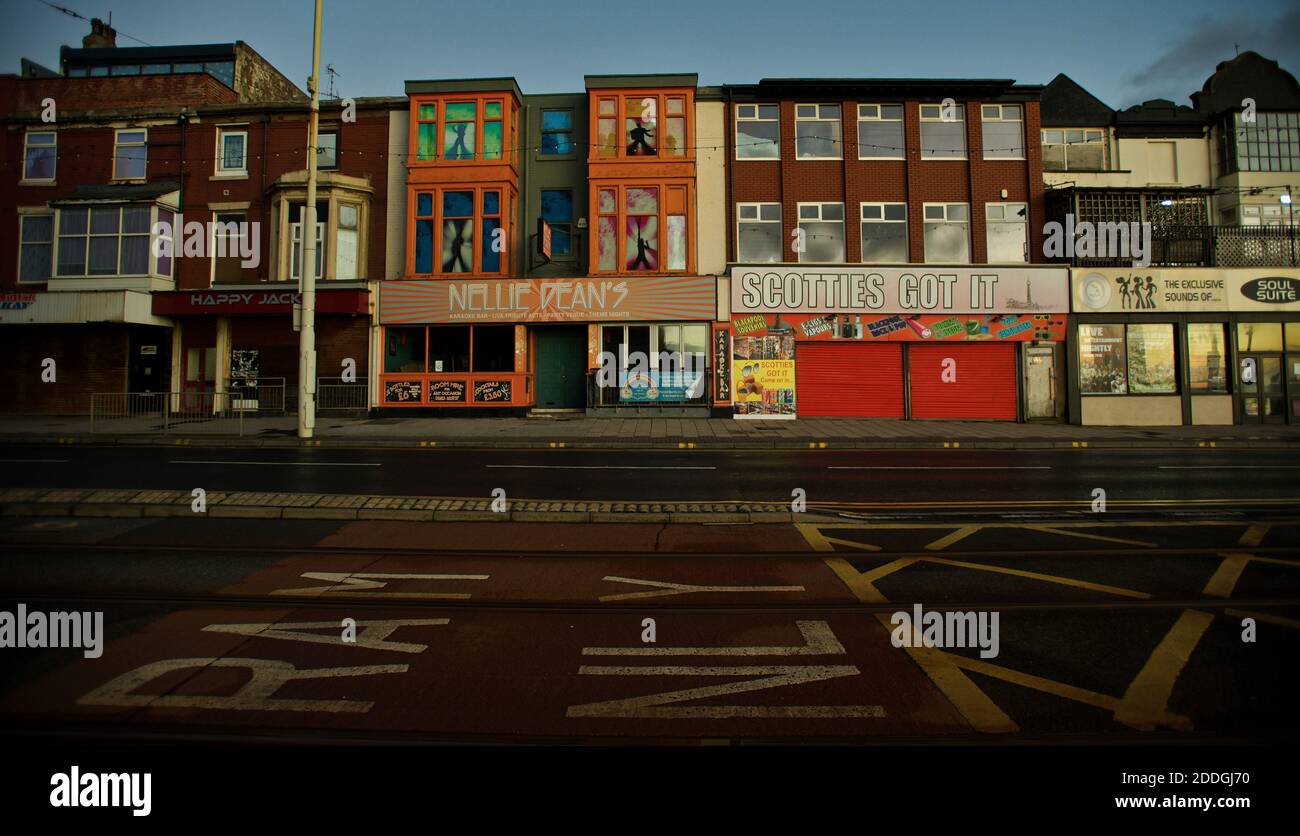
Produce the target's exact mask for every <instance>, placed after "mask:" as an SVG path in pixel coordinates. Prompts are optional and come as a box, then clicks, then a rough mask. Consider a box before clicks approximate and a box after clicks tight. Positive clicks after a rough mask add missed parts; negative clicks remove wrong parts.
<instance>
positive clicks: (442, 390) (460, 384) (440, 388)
mask: <svg viewBox="0 0 1300 836" xmlns="http://www.w3.org/2000/svg"><path fill="white" fill-rule="evenodd" d="M429 402H430V403H464V402H465V381H463V380H431V381H429Z"/></svg>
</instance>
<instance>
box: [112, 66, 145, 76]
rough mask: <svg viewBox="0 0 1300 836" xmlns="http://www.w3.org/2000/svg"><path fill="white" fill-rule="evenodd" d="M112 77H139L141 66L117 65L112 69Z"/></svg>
mask: <svg viewBox="0 0 1300 836" xmlns="http://www.w3.org/2000/svg"><path fill="white" fill-rule="evenodd" d="M110 72H111V74H112V75H139V74H140V65H139V64H115V65H114V66H113V67H111V68H110Z"/></svg>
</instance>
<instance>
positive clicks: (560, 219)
mask: <svg viewBox="0 0 1300 836" xmlns="http://www.w3.org/2000/svg"><path fill="white" fill-rule="evenodd" d="M541 209H542V220H544V221H546V222H547V223H548V224H550V227H551V256H552V257H555V256H571V255H572V254H573V192H572V191H570V190H569V189H542V195H541Z"/></svg>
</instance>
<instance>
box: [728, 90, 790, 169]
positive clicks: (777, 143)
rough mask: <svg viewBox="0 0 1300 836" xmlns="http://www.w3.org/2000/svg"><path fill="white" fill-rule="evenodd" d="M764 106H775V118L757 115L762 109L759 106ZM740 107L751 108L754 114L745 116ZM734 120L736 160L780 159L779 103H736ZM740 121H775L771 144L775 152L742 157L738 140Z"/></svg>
mask: <svg viewBox="0 0 1300 836" xmlns="http://www.w3.org/2000/svg"><path fill="white" fill-rule="evenodd" d="M764 107H775V108H776V118H775V119H764V118H763V117H762V116H759V115H758V114H760V113H762V112H763V111H762V110H760V108H764ZM742 108H753V114H754V115H753V116H746V115H743V113H742ZM735 120H736V124H735V127H734V133H735V138H734V141H735V143H736V154H735V157H736V160H737V161H738V162H747V161H749V160H779V159H781V106H780V105H779V104H773V103H772V102H745V103H744V104H738V105H736V111H735ZM741 122H775V123H776V140H775V141H774V142H773V143H772V145H773V150H774V151H775V152H776V153H774V154H772V155H771V156H752V157H742V156H740V142H741V140H740V123H741Z"/></svg>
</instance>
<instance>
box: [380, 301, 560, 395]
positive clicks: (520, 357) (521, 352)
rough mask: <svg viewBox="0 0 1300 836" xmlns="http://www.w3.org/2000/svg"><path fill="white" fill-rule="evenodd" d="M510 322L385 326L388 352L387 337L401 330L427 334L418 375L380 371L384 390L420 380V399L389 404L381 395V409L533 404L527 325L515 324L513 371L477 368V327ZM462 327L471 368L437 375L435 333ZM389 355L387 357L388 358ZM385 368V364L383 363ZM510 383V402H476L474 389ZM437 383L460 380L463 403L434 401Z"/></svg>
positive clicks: (530, 354) (381, 366) (529, 339)
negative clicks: (431, 360) (433, 354)
mask: <svg viewBox="0 0 1300 836" xmlns="http://www.w3.org/2000/svg"><path fill="white" fill-rule="evenodd" d="M503 324H508V323H486V322H479V323H465V324H464V325H386V326H384V328H383V333H382V335H381V342H380V345H382V346H383V350H384V351H385V352H387V351H388V336H389V332H390V331H392V330H402V329H417V328H418V329H422V330H423V331H424V370H423V371H419V372H388V371H381V372H380V387H381V391H382V390H383V389H385V388H386V385H387V384H388V383H389V382H392V381H408V380H409V381H418V382H419V383H420V399H419V400H416V401H393V402H389V401H387V400H385V399H384V398H383V396H382V395H381V402H380V407H381V408H399V409H400V408H409V407H442V408H453V409H466V408H470V409H472V408H474V407H480V408H483V407H488V408H490V407H494V406H507V407H509V406H530V405H532V404H533V402H534V401H533V399H534V397H535V392H534V389H533V376H534V369H533V366H532V364H533V351H532V347H533V346H532V342H533V335H532V333H531V329H529V328H528V327H527V326H526V325H522V324H515V325H514V367H513V368H512V369H511V370H510V371H506V372H503V371H497V372H493V371H482V370H475V369H474V333H475V330H476V328H478V327H480V326H486V325H503ZM451 327H463V328H468V329H469V362H470V368H469V369H467V370H465V371H460V372H451V371H447V372H435V371H433V370H431V369H430V368H429V353H430V346H431V344H432V342H433V340H432V336H433V331H434V330H436V329H438V328H451ZM385 356H386V355H385ZM380 368H381V369H382V368H383V362H382V361H381V363H380ZM503 379H504V380H509V381H510V383H511V388H510V395H511V397H510V400H509V401H491V402H482V401H475V400H474V395H473V392H474V387H475V386H476V385H477V384H478V383H481V382H483V381H486V380H503ZM436 381H460V382H463V383H464V384H465V400H464V401H433V400H430V398H431V397H432V388H433V384H434V383H435V382H436Z"/></svg>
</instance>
